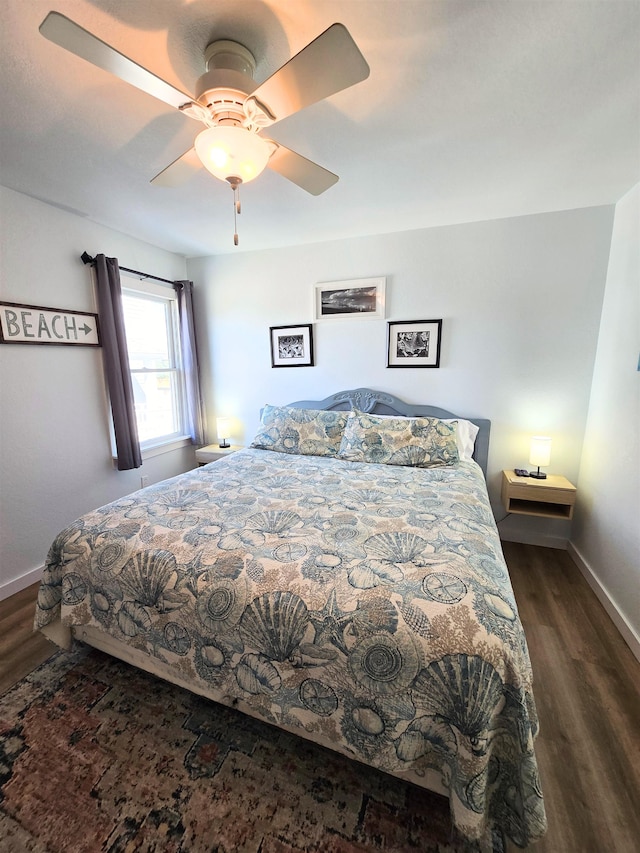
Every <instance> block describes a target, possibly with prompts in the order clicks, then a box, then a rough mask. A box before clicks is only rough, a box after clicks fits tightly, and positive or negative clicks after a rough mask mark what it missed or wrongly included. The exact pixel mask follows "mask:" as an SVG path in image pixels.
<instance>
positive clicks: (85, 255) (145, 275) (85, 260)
mask: <svg viewBox="0 0 640 853" xmlns="http://www.w3.org/2000/svg"><path fill="white" fill-rule="evenodd" d="M80 260H81V261H82V263H83V264H91V266H94V265H95V262H96V259H95V258H92V257H91V255H90V254H89V252H83V253H82V254H81V255H80ZM118 268H119V269H121V270H122V271H123V272H130V273H132V274H133V275H137V276H139V277H140V279H144V278H152V279H153V280H154V281H162V282H164V283H165V284H177V282H175V281H171V280H170V279H168V278H160V276H157V275H151V273H147V272H140V270H132V269H129V267H121V266H120V265H119V264H118Z"/></svg>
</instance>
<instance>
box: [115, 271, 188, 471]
mask: <svg viewBox="0 0 640 853" xmlns="http://www.w3.org/2000/svg"><path fill="white" fill-rule="evenodd" d="M121 276H122V278H121V289H122V295H123V296H129V295H130V296H135V297H142V298H144V299H148V300H150V301H152V302H162V303H164V304H165V305H166V307H167V324H168V327H169V346H170V357H171V361H172V364H173V366H172V367H170V368H163V369H162V371H158V372H162V373H171V372H175V375H176V382H175V389H176V395H175V399H174V401H173V402H174V406H175V407H176V420H177V422H178V429H177V430H176V431H175V432H173V433H167V434H165V435H162V436H156V437H155V438H150V439H147V440H146V441H141V442H140V452H141V454H142V459H143V460H144V459H149V458H151V457H153V456H157V455H159V454H161V453H168V452H169V451H171V450H176V449H178V448H180V447H184V446H185V445H187V444H191V437H190V436H189V435H188V433H187V428H186V424H187V410H186V387H185V376H184V369H183V364H182V349H181V346H180V323H179V318H178V297H177V294H176V292H175V290H174V288H173V287H172V286H171V285H163V284H159V283H156V282H153V281H140V280H138V279H135V278H132V277H129V276H126V275H125V274H123V273H122V272H121ZM130 372H131V374H132V376H133V375H135V374H136V373H152V372H155V371H153V370H150V369H148V368H143V369H137V368H134V369H131V368H130ZM111 435H112V445H113V455H114V458H116V451H115V435H114V432H113V422H112V424H111Z"/></svg>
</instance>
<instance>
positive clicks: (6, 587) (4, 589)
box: [0, 566, 44, 601]
mask: <svg viewBox="0 0 640 853" xmlns="http://www.w3.org/2000/svg"><path fill="white" fill-rule="evenodd" d="M43 572H44V566H39V567H38V568H37V569H31V571H30V572H27V573H26V575H22V576H21V577H19V578H14V579H13V580H12V581H5V583H2V584H0V601H4V599H5V598H9V596H10V595H15V593H16V592H21V591H22V590H23V589H26V588H27V587H28V586H31V584H32V583H37V582H38V581H39V580H40V578H41V577H42V573H43Z"/></svg>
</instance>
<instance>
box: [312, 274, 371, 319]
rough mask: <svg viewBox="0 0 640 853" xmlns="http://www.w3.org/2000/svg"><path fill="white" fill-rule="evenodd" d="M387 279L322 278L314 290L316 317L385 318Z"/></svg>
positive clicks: (314, 313) (314, 314)
mask: <svg viewBox="0 0 640 853" xmlns="http://www.w3.org/2000/svg"><path fill="white" fill-rule="evenodd" d="M385 287H386V278H384V277H382V278H354V279H351V280H349V281H321V282H320V283H319V284H316V285H315V286H314V290H313V316H314V318H315V319H316V320H328V319H331V320H335V319H338V318H342V319H345V318H347V319H350V320H353V319H363V318H364V319H366V318H369V319H378V320H380V319H383V318H384V307H385Z"/></svg>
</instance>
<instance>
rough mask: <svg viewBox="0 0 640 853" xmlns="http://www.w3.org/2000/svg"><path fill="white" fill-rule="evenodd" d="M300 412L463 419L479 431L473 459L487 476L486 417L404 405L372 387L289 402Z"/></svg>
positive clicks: (489, 424)
mask: <svg viewBox="0 0 640 853" xmlns="http://www.w3.org/2000/svg"><path fill="white" fill-rule="evenodd" d="M288 405H290V406H296V407H297V408H299V409H359V410H360V411H361V412H369V413H371V414H374V415H375V414H378V415H401V416H403V417H430V418H464V419H465V420H467V421H471V423H474V424H475V425H476V426H477V427H478V428H479V432H478V435H477V437H476V443H475V449H474V453H473V458H474V459H475V461H476V462H477V463H478V465H479V466H480V467H481V468H482V470H483V472H484V476H485V479H486V476H487V460H488V457H489V434H490V432H491V421H488V420H486V419H485V418H469V417H467V416H466V415H460V414H456V413H454V412H449V411H447V410H446V409H439V408H438V407H437V406H427V405H417V404H414V403H405V402H404V401H403V400H400V399H399V398H398V397H395V396H394V395H393V394H388V393H386V392H384V391H373V390H372V389H371V388H355V389H354V390H352V391H338V393H337V394H332V395H331V396H330V397H326V398H325V399H324V400H297V401H296V402H295V403H289V404H288Z"/></svg>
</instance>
